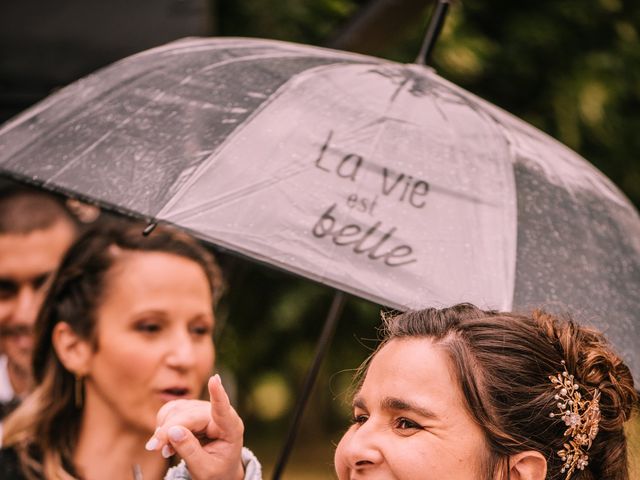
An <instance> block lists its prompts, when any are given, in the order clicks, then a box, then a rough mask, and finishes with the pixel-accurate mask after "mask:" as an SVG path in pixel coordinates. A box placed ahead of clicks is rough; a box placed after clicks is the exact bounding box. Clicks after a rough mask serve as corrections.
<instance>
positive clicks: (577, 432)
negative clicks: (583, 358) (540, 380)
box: [549, 360, 600, 480]
mask: <svg viewBox="0 0 640 480" xmlns="http://www.w3.org/2000/svg"><path fill="white" fill-rule="evenodd" d="M562 365H563V367H564V372H562V373H558V374H557V375H555V376H553V375H552V376H550V377H549V380H551V383H552V384H553V386H554V388H555V389H556V390H557V393H556V394H555V399H556V400H557V402H558V403H557V404H556V405H557V407H558V409H559V412H551V413H550V414H549V416H550V417H560V418H561V419H562V420H563V421H564V423H565V425H566V426H567V429H566V430H565V432H564V436H565V443H564V448H563V449H562V450H558V455H559V456H560V459H561V460H562V461H564V465H563V466H562V470H561V472H562V473H565V472H566V473H567V476H566V477H565V478H566V480H569V479H570V478H571V475H573V473H574V472H575V471H576V470H584V468H585V467H586V466H587V465H588V464H589V455H587V451H588V450H589V448H591V443H592V442H593V440H594V438H596V435H597V434H598V425H599V423H600V390H598V389H597V388H596V389H595V390H594V391H593V396H592V397H591V400H586V399H584V398H583V397H582V394H581V393H580V389H581V387H580V385H578V383H577V382H576V380H575V378H574V376H573V375H570V374H569V372H568V371H567V365H566V363H565V362H564V360H563V361H562ZM582 390H584V391H586V389H585V388H584V387H582Z"/></svg>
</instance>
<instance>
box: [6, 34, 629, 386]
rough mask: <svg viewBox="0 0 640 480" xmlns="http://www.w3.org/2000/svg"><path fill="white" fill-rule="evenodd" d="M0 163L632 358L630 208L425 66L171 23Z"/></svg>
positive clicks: (298, 263)
mask: <svg viewBox="0 0 640 480" xmlns="http://www.w3.org/2000/svg"><path fill="white" fill-rule="evenodd" d="M0 172H1V173H3V174H5V175H8V176H10V177H13V178H16V179H19V180H23V181H28V182H31V183H34V184H38V185H42V186H43V187H44V188H48V189H51V190H55V191H60V192H64V193H66V194H69V195H71V196H74V197H77V198H80V199H84V200H88V201H91V202H95V203H98V204H100V205H103V206H107V207H110V208H112V209H115V210H118V211H121V212H124V213H128V214H131V215H135V216H138V217H144V218H147V219H148V220H149V221H150V222H151V223H153V222H160V221H161V222H168V223H171V224H175V225H177V226H179V227H181V228H184V229H186V230H188V231H190V232H192V233H193V234H195V235H196V236H198V237H199V238H201V239H203V240H206V241H208V242H211V243H213V244H216V245H219V246H222V247H224V248H227V249H229V250H232V251H234V252H237V253H239V254H241V255H244V256H247V257H250V258H252V259H255V260H258V261H261V262H265V263H267V264H270V265H273V266H276V267H279V268H282V269H285V270H288V271H291V272H294V273H296V274H299V275H302V276H305V277H308V278H311V279H313V280H317V281H319V282H322V283H325V284H328V285H331V286H333V287H335V288H337V289H339V290H341V291H345V292H349V293H351V294H354V295H358V296H362V297H364V298H367V299H370V300H373V301H375V302H377V303H381V304H383V305H387V306H389V307H394V308H399V309H406V308H418V307H424V306H440V305H448V304H452V303H455V302H460V301H469V302H473V303H475V304H477V305H479V306H482V307H487V308H499V309H506V310H511V309H524V308H528V307H531V306H538V305H544V306H547V307H548V308H550V309H551V310H565V309H568V310H571V311H574V312H577V316H578V318H580V319H582V320H583V321H585V322H587V323H590V324H593V325H595V326H596V327H598V328H600V329H602V330H604V331H605V332H606V334H607V335H608V337H609V338H610V340H611V341H612V342H613V343H614V344H615V345H616V347H617V348H618V350H620V351H621V352H622V355H623V357H624V358H625V360H626V361H627V362H628V364H629V365H630V366H631V369H632V371H633V373H634V375H635V377H636V378H639V375H640V355H638V347H637V346H638V345H639V344H640V324H639V320H638V313H637V312H639V311H640V218H639V216H638V213H637V211H636V210H635V209H634V208H633V206H632V205H631V203H630V202H629V201H628V200H627V199H626V198H625V197H624V196H623V195H622V194H621V193H620V191H619V190H618V189H617V188H616V187H615V186H614V185H613V184H612V183H611V182H610V181H609V180H608V179H607V178H606V177H605V176H604V175H602V174H601V173H600V172H599V171H597V170H596V169H595V168H594V167H593V166H592V165H591V164H589V163H588V162H587V161H585V160H584V159H583V158H581V157H580V156H578V155H577V154H576V153H575V152H573V151H571V150H570V149H568V148H566V147H564V146H563V145H561V144H560V143H558V142H557V141H555V140H554V139H552V138H550V137H549V136H547V135H545V134H544V133H542V132H540V131H539V130H536V129H535V128H533V127H532V126H530V125H528V124H526V123H525V122H523V121H521V120H519V119H517V118H515V117H513V116H512V115H510V114H508V113H506V112H504V111H503V110H501V109H499V108H497V107H495V106H493V105H491V104H489V103H488V102H486V101H483V100H482V99H480V98H478V97H476V96H474V95H472V94H470V93H469V92H466V91H464V90H462V89H461V88H459V87H457V86H456V85H453V84H452V83H450V82H448V81H446V80H444V79H443V78H441V77H439V76H438V75H437V74H436V73H434V72H433V71H432V70H431V69H430V68H428V67H424V66H420V65H401V64H397V63H393V62H389V61H385V60H382V59H378V58H372V57H367V56H362V55H356V54H350V53H345V52H339V51H333V50H327V49H322V48H316V47H309V46H301V45H295V44H291V43H284V42H277V41H268V40H259V39H242V38H214V39H186V40H182V41H179V42H175V43H172V44H169V45H166V46H162V47H159V48H156V49H153V50H149V51H146V52H143V53H140V54H138V55H135V56H132V57H129V58H127V59H124V60H122V61H120V62H118V63H116V64H114V65H112V66H110V67H108V68H106V69H103V70H101V71H99V72H97V73H95V74H93V75H91V76H89V77H87V78H85V79H83V80H80V81H78V82H76V83H74V84H72V85H71V86H69V87H67V88H65V89H63V90H61V91H59V92H57V93H55V94H54V95H52V96H51V97H49V98H48V99H45V100H44V101H43V102H41V103H40V104H37V105H36V106H34V107H33V108H31V109H30V110H28V111H26V112H24V113H23V114H22V115H20V116H18V117H17V118H15V119H14V120H12V121H10V122H8V123H7V124H5V125H4V126H3V127H2V128H0Z"/></svg>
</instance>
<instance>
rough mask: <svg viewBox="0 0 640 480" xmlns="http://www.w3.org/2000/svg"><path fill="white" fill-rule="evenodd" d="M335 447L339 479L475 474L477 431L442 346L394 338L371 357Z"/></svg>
mask: <svg viewBox="0 0 640 480" xmlns="http://www.w3.org/2000/svg"><path fill="white" fill-rule="evenodd" d="M353 417H354V423H353V425H352V426H351V428H349V430H347V432H346V433H345V434H344V436H343V437H342V440H341V441H340V443H339V445H338V448H337V450H336V453H335V467H336V472H337V474H338V478H339V479H340V480H347V479H348V480H356V479H379V480H382V479H384V480H391V479H394V480H431V479H433V480H442V479H448V480H454V479H455V480H477V479H478V478H481V477H482V472H481V468H482V463H483V462H482V459H483V458H486V455H487V450H486V448H487V447H486V446H485V441H484V436H483V432H482V430H481V429H480V427H479V426H478V425H477V424H476V423H475V422H474V421H473V419H472V418H471V416H470V414H469V413H468V412H467V410H466V409H465V407H464V403H463V398H462V392H461V390H460V387H459V386H458V384H457V382H456V380H455V378H454V376H453V374H452V372H451V368H450V365H449V360H448V358H447V357H446V356H445V354H444V352H443V351H442V350H441V349H439V348H438V347H437V346H435V345H434V344H433V343H432V342H431V340H428V339H396V340H392V341H391V342H389V343H388V344H387V345H386V346H384V347H383V348H382V349H381V350H380V351H379V352H378V353H377V354H376V355H375V357H374V358H373V360H372V362H371V365H370V366H369V369H368V371H367V375H366V377H365V380H364V383H363V385H362V388H361V389H360V391H359V392H358V393H357V394H356V396H355V398H354V402H353Z"/></svg>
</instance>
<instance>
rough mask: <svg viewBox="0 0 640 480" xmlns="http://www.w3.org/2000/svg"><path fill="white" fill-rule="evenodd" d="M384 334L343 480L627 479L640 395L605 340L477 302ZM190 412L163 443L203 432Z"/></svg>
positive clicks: (416, 315) (356, 414) (396, 322)
mask: <svg viewBox="0 0 640 480" xmlns="http://www.w3.org/2000/svg"><path fill="white" fill-rule="evenodd" d="M384 327H385V328H384V339H383V341H382V343H381V345H380V346H379V347H378V348H377V349H376V351H375V352H374V354H373V355H371V357H370V358H369V359H368V360H367V361H366V362H365V364H364V365H363V367H362V368H361V377H360V378H361V381H360V382H359V383H358V388H357V392H356V394H355V396H354V399H353V425H352V426H351V427H350V428H349V429H348V430H347V432H346V433H345V434H344V436H343V438H342V440H341V441H340V443H339V445H338V447H337V449H336V452H335V468H336V472H337V474H338V479H339V480H358V479H369V478H370V479H374V478H375V479H396V480H431V479H433V480H443V479H455V480H478V479H482V480H570V479H571V480H629V471H628V469H629V465H628V459H627V440H626V437H625V432H624V428H623V427H624V424H625V422H627V421H628V420H629V418H630V417H631V415H632V412H633V410H634V409H636V408H637V405H638V395H637V392H636V390H635V389H634V385H633V379H632V377H631V374H630V372H629V369H628V368H627V366H626V365H625V364H624V363H623V362H622V360H621V359H620V358H619V357H618V356H617V355H616V354H615V353H614V352H613V351H612V349H611V347H610V346H609V345H608V344H607V342H606V341H605V339H604V337H603V336H602V334H600V333H599V332H596V331H595V330H592V329H589V328H586V327H581V326H579V325H577V324H576V323H574V322H572V321H569V320H561V319H559V318H556V317H554V316H552V315H548V314H545V313H542V312H534V313H533V314H531V315H519V314H515V313H502V312H496V311H483V310H480V309H478V308H476V307H474V306H473V305H469V304H461V305H456V306H453V307H450V308H445V309H440V310H438V309H425V310H421V311H412V312H406V313H402V314H399V315H396V316H389V317H388V318H385V326H384ZM189 405H193V408H195V407H196V406H197V405H196V404H194V403H192V402H185V403H183V404H181V405H177V406H175V408H173V409H172V411H171V414H169V415H165V416H162V417H161V418H160V422H159V429H158V430H157V431H156V434H155V438H158V439H159V441H160V442H165V441H167V442H171V439H170V438H167V435H166V432H167V430H168V429H169V428H177V426H179V428H184V427H186V428H191V427H192V426H193V425H195V423H196V422H194V418H196V417H197V415H195V414H194V411H193V409H191V410H189V408H188V406H189ZM165 408H167V407H165ZM199 408H200V410H199V414H200V416H202V417H204V416H206V415H207V409H206V408H205V407H204V406H200V407H199ZM187 411H188V412H189V413H188V415H187V414H186V412H187ZM200 421H201V420H200ZM204 458H205V457H203V459H204Z"/></svg>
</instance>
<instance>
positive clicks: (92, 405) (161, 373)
mask: <svg viewBox="0 0 640 480" xmlns="http://www.w3.org/2000/svg"><path fill="white" fill-rule="evenodd" d="M106 280H107V284H106V291H105V297H104V299H103V301H102V304H101V305H100V307H99V308H98V311H97V325H96V328H97V347H96V349H95V351H94V353H93V354H92V356H91V359H90V361H89V363H88V364H89V371H88V375H87V377H86V378H85V385H86V399H85V415H88V416H89V418H96V417H97V418H100V419H105V421H109V422H111V424H116V425H122V426H124V427H125V428H134V429H136V430H139V431H141V432H147V434H150V433H152V432H153V430H154V426H155V419H156V413H157V411H158V409H159V408H160V407H161V406H162V405H163V404H164V403H166V402H167V401H169V400H174V399H180V398H197V397H198V396H199V394H200V392H201V390H202V388H203V386H204V384H205V382H206V380H207V378H208V376H209V374H210V372H211V371H212V369H213V361H214V350H213V342H212V331H213V325H214V318H213V313H212V306H211V305H212V299H211V293H210V289H209V284H208V282H207V278H206V276H205V273H204V271H203V269H202V268H201V267H200V266H199V265H198V264H197V263H195V262H193V261H192V260H189V259H186V258H183V257H180V256H177V255H174V254H169V253H158V252H122V253H121V257H120V258H119V259H118V260H117V262H116V264H115V265H114V267H113V268H112V269H111V270H110V271H109V272H108V274H107V277H106ZM88 410H90V411H88Z"/></svg>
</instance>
